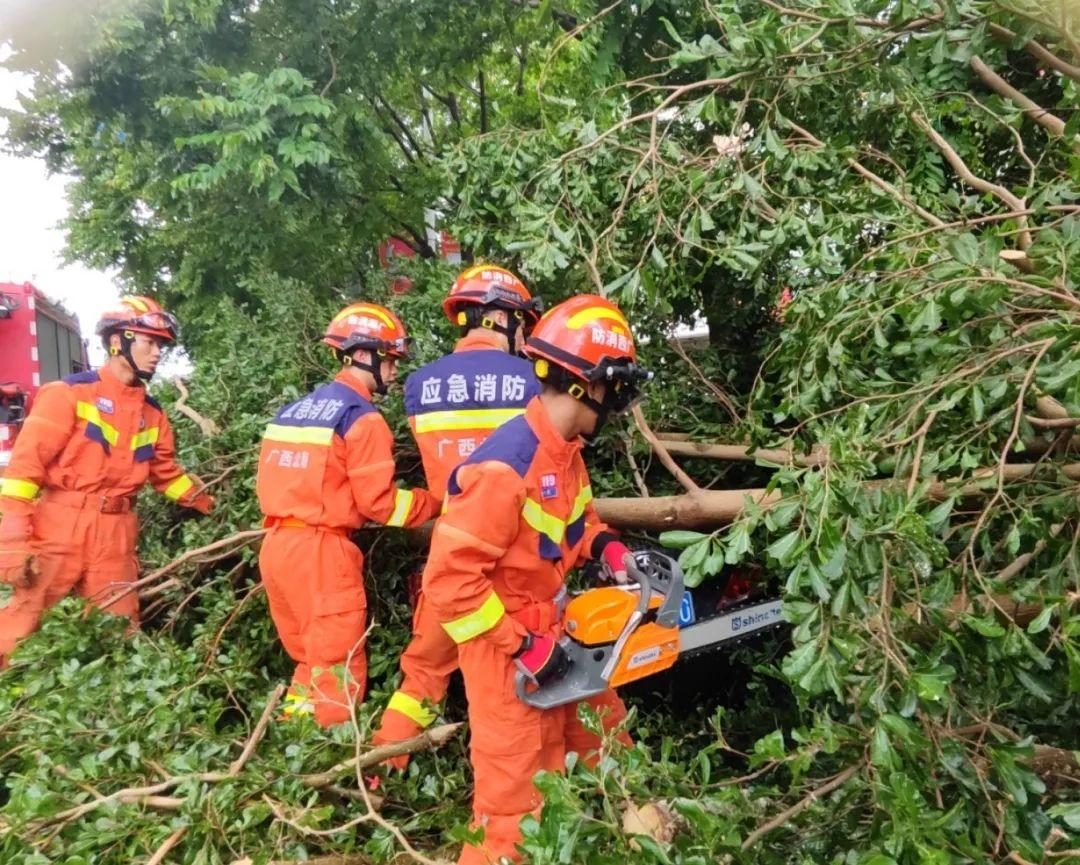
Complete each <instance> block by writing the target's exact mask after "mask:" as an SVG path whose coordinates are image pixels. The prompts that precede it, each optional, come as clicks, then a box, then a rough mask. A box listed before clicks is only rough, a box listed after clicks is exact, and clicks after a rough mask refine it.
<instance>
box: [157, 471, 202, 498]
mask: <svg viewBox="0 0 1080 865" xmlns="http://www.w3.org/2000/svg"><path fill="white" fill-rule="evenodd" d="M193 486H195V482H194V481H193V480H192V479H191V478H189V477H188V476H187V475H181V476H180V477H178V478H177V479H176V480H175V481H173V482H172V483H171V484H169V485H168V486H167V487H165V493H164V495H165V498H167V499H172V500H173V501H174V502H176V501H179V500H180V499H182V498H183V497H184V495H185V494H186V493H187V491H188V490H190V489H191V488H192V487H193Z"/></svg>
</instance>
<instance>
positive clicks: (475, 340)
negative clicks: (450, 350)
mask: <svg viewBox="0 0 1080 865" xmlns="http://www.w3.org/2000/svg"><path fill="white" fill-rule="evenodd" d="M505 338H506V337H504V336H503V335H502V334H501V333H495V331H493V330H484V329H483V328H476V329H475V330H473V331H472V332H471V333H467V334H465V336H463V337H462V338H461V339H459V340H458V341H457V343H456V344H455V345H454V351H455V352H459V351H490V350H491V349H495V350H496V351H505V349H503V347H502V344H501V342H500V340H503V339H505Z"/></svg>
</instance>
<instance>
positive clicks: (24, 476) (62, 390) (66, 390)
mask: <svg viewBox="0 0 1080 865" xmlns="http://www.w3.org/2000/svg"><path fill="white" fill-rule="evenodd" d="M75 402H76V400H75V393H74V391H72V389H71V387H70V386H68V385H66V384H64V383H63V382H54V383H51V384H47V385H45V387H43V388H42V389H41V391H40V392H39V393H38V395H37V399H36V400H35V401H34V407H33V409H32V410H31V411H30V416H29V417H28V418H27V419H26V421H25V422H24V423H23V427H22V430H21V432H20V433H19V437H18V438H17V439H16V440H15V449H14V450H13V451H12V454H11V462H10V463H9V465H8V467H7V471H6V472H5V473H4V479H3V481H2V482H0V512H2V513H3V515H4V520H3V523H2V524H0V536H8V537H10V536H13V535H16V534H18V535H23V534H25V535H26V536H29V534H30V515H31V514H32V513H33V512H34V500H35V499H36V498H37V495H38V493H39V492H40V491H41V488H42V486H43V485H44V483H45V472H46V469H47V468H48V466H49V464H50V463H51V462H52V461H53V459H55V458H56V455H57V454H58V453H60V451H61V450H62V449H63V447H64V445H65V444H67V442H68V441H69V440H70V439H71V435H72V432H73V431H74V429H75V424H76V416H75Z"/></svg>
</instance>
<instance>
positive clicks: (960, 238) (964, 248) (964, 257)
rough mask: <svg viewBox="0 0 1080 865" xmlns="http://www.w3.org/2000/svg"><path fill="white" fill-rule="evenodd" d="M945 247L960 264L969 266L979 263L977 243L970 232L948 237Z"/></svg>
mask: <svg viewBox="0 0 1080 865" xmlns="http://www.w3.org/2000/svg"><path fill="white" fill-rule="evenodd" d="M945 247H946V248H947V249H948V250H949V252H950V253H951V254H952V256H953V258H955V259H956V260H957V261H959V262H960V263H961V264H966V265H968V266H971V265H974V264H977V263H978V261H979V241H978V240H976V239H975V235H973V234H971V233H970V232H965V233H964V234H958V235H955V236H953V237H950V238H949V239H948V240H946V241H945Z"/></svg>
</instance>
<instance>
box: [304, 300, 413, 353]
mask: <svg viewBox="0 0 1080 865" xmlns="http://www.w3.org/2000/svg"><path fill="white" fill-rule="evenodd" d="M322 341H323V342H325V343H326V344H327V345H329V346H331V347H332V348H335V349H337V350H338V351H341V352H344V353H346V354H348V353H350V352H353V351H356V349H358V348H364V349H368V350H370V351H373V352H376V353H379V354H388V355H392V356H393V357H406V358H407V357H408V356H409V346H410V344H411V343H412V338H411V337H409V336H408V335H407V334H406V333H405V325H403V324H402V323H401V319H399V318H398V317H397V316H396V315H394V313H392V312H391V311H390V310H388V309H387V308H386V307H385V306H379V304H377V303H367V302H363V301H361V302H360V303H353V304H350V305H349V306H347V307H345V308H344V309H343V310H342V311H341V312H339V313H338V314H337V315H335V316H334V318H333V320H332V321H331V322H330V324H329V326H328V327H327V328H326V334H325V335H324V336H323V338H322Z"/></svg>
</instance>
